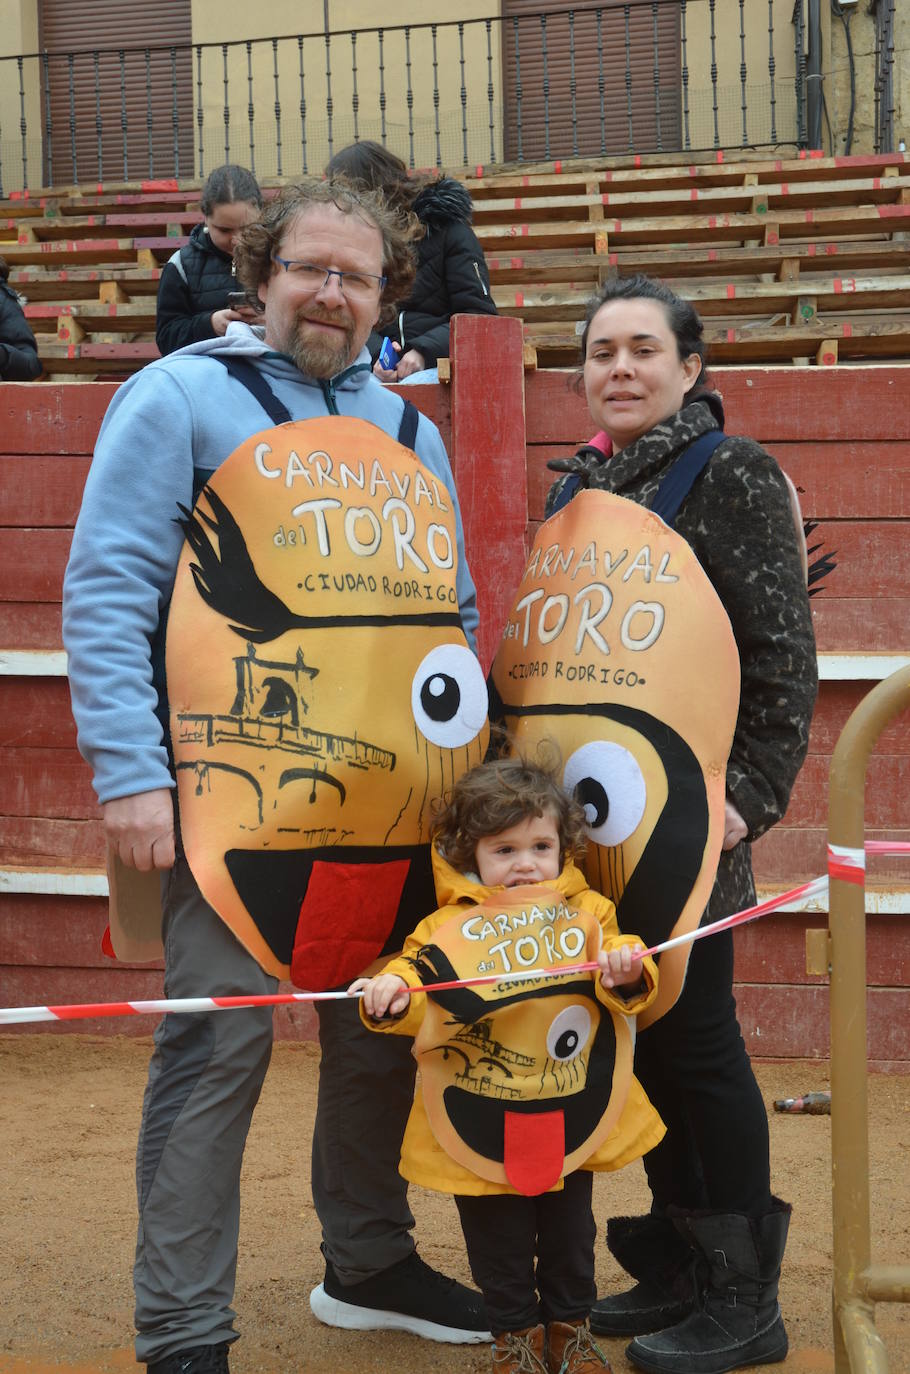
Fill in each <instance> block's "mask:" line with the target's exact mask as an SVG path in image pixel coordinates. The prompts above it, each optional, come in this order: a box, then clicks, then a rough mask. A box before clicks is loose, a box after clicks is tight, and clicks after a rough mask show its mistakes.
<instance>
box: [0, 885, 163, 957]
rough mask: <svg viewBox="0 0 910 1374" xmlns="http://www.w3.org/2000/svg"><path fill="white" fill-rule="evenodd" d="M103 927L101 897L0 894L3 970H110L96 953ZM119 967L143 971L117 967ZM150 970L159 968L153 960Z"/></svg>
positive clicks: (103, 900) (104, 904) (104, 914)
mask: <svg viewBox="0 0 910 1374" xmlns="http://www.w3.org/2000/svg"><path fill="white" fill-rule="evenodd" d="M106 926H107V899H106V898H104V897H51V896H45V895H32V894H25V893H22V894H18V893H15V894H3V895H2V896H0V949H2V950H3V962H4V964H6V965H8V966H15V965H17V964H19V965H26V966H28V967H34V968H55V967H58V968H71V969H86V968H98V969H110V968H111V966H112V965H111V960H110V958H109V957H108V956H107V955H105V954H103V953H102V952H101V938H102V936H103V935H104V931H105V928H106ZM117 966H118V967H119V968H145V969H147V968H149V967H150V965H148V964H135V965H134V964H126V963H120V961H119V960H118V962H117ZM151 967H154V968H162V967H163V964H162V962H161V961H160V960H159V961H157V962H156V963H155V964H154V965H152V966H151Z"/></svg>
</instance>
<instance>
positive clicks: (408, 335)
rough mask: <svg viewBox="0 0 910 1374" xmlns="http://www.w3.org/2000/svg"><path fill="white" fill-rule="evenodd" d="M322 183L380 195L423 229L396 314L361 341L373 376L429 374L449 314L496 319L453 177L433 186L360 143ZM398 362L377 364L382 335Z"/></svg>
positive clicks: (443, 344)
mask: <svg viewBox="0 0 910 1374" xmlns="http://www.w3.org/2000/svg"><path fill="white" fill-rule="evenodd" d="M325 171H326V176H329V177H344V178H345V179H346V180H347V181H352V182H355V183H359V184H360V185H365V186H368V187H370V189H371V190H378V191H382V192H383V194H384V195H385V198H386V200H387V201H388V202H389V204H390V205H392V206H393V207H394V208H395V209H396V210H398V211H399V212H400V213H402V214H405V215H407V214H413V215H416V216H417V218H418V219H419V220H420V222H421V224H422V225H423V228H424V234H423V238H421V239H420V240H419V242H418V244H417V277H416V279H415V282H414V286H413V289H412V291H411V294H410V296H409V297H408V299H407V300H406V301H401V302H399V304H398V314H397V315H395V316H393V317H391V318H389V319H387V320H381V321H380V325H381V332H374V333H373V334H371V335H370V337H369V339H368V340H367V346H368V348H369V350H370V357H371V358H372V359H373V363H374V367H373V371H374V372H375V373H376V375H377V377H379V378H380V379H381V380H382V381H384V382H403V381H407V380H408V379H409V378H412V377H415V375H416V374H417V373H420V372H424V371H425V370H427V369H430V368H435V366H436V363H437V361H438V360H439V359H440V358H447V357H448V356H449V321H450V320H451V318H452V316H453V315H495V314H496V306H495V305H494V304H493V299H492V297H491V295H490V278H489V274H488V272H487V267H486V263H485V262H484V258H483V249H482V248H481V246H480V244H479V242H478V240H477V235H476V234H475V233H474V230H473V229H472V228H471V197H470V195H469V194H468V192H467V191H466V190H465V188H464V186H462V184H461V182H459V181H454V180H453V179H452V178H451V177H440V178H439V179H438V180H437V181H431V180H428V179H426V178H421V177H412V176H409V174H408V169H407V167H406V166H405V164H404V163H403V162H402V160H401V158H399V157H396V156H395V154H394V153H390V152H389V151H388V149H386V148H383V147H382V145H381V144H379V143H373V142H372V141H371V140H369V139H365V140H364V141H363V142H361V143H352V144H351V145H350V146H349V147H347V148H342V150H341V152H340V153H336V154H335V156H334V157H333V158H332V160H331V161H330V162H329V163H328V165H327V167H326V169H325ZM384 335H388V337H389V338H390V339H391V341H392V346H393V348H394V349H395V351H396V353H397V354H398V355H399V356H398V364H397V366H396V367H394V368H383V367H382V365H381V364H380V363H379V362H377V359H378V357H379V350H380V348H381V346H382V340H383V336H384Z"/></svg>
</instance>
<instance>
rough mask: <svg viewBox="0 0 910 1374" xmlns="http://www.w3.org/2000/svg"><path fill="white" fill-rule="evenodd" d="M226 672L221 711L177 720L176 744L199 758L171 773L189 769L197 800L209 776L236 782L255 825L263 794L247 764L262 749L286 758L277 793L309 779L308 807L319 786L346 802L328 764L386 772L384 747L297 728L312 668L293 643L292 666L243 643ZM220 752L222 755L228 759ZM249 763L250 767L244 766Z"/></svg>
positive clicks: (391, 764) (307, 704) (305, 709)
mask: <svg viewBox="0 0 910 1374" xmlns="http://www.w3.org/2000/svg"><path fill="white" fill-rule="evenodd" d="M234 671H235V678H236V684H237V687H236V693H235V696H234V700H233V703H232V705H231V708H230V711H229V712H227V713H226V714H225V715H215V714H210V713H207V712H192V711H183V712H180V713H178V716H177V723H178V733H177V739H178V741H179V743H180V744H181V745H182V746H183V747H184V749H186V747H187V746H190V747H192V746H193V745H196V746H198V747H199V749H200V750H201V757H199V758H196V759H192V760H186V759H184V760H183V761H181V762H179V763H178V764H177V767H178V769H190V770H193V771H194V772H195V774H196V795H197V796H202V795H203V793H204V790H205V789H206V788H209V789H210V787H211V776H210V774H211V773H212V772H213V771H214V772H219V771H221V772H227V773H231V774H233V775H234V776H237V777H241V778H243V779H244V780H245V781H246V782H248V783H249V785H250V787H251V788H252V789H253V792H254V793H255V795H256V804H257V822H258V824H259V825H261V824H262V822H263V793H262V787H261V785H260V782H259V781H258V779H257V778H256V777H255V776H254V774H253V772H252V767H255V766H256V764H257V763H258V758H257V755H259V754H260V753H261V751H263V750H267V751H269V753H270V754H274V752H275V751H277V753H278V754H285V755H287V756H288V767H287V768H285V769H283V770H282V772H281V773H280V775H279V777H278V782H277V790H278V791H279V792H280V791H281V789H282V788H284V787H286V786H288V784H290V783H294V782H301V781H305V780H307V779H309V780H310V782H311V788H310V791H309V802H310V804H311V805H312V804H314V803H315V802H316V799H317V788H318V787H319V786H328V787H331V788H333V789H334V790H335V791H336V793H337V794H338V798H339V800H340V802H341V804H342V805H343V804H344V802H345V800H346V797H347V788H346V787H345V784H344V783H343V782H342V780H341V778H339V777H336V776H335V773H334V772H333V771H330V765H339V764H340V765H342V766H343V767H346V768H355V769H357V770H359V771H361V772H370V771H371V770H373V769H377V768H378V769H380V770H382V771H388V772H392V771H393V770H394V768H395V762H396V758H395V754H394V752H393V751H392V750H389V749H383V748H382V747H381V746H379V745H377V744H371V743H370V742H369V741H368V740H363V739H359V738H357V736H356V735H355V736H346V735H338V734H335V733H331V732H327V731H322V730H316V729H311V728H310V727H309V726H308V725H305V724H303V717H305V716H307V715H308V714H309V712H310V708H311V705H312V703H311V701H310V700H309V690H308V689H310V687H311V685H312V683H313V680H314V678H316V677H318V676H319V669H318V668H313V667H310V666H309V664H307V663H306V661H305V659H304V655H303V650H302V649H301V648H300V647H299V645H298V648H297V654H296V657H295V658H294V659H293V661H291V662H283V661H281V660H278V659H260V658H258V657H257V655H256V647H255V645H253V644H247V646H246V653H245V654H238V655H237V656H236V657H235V659H234ZM216 750H217V754H215V752H214V751H216ZM225 750H228V751H229V755H228V759H226V758H225ZM251 758H252V759H254V760H255V762H254V763H253V764H251V765H250V766H249V767H247V766H244V761H245V760H249V759H251ZM229 759H230V760H231V761H229ZM272 800H273V804H274V799H272ZM245 828H246V827H245ZM302 828H303V827H300V829H302ZM282 829H285V830H289V829H291V827H282ZM298 833H299V832H298ZM346 833H349V832H346ZM337 838H338V839H340V838H341V836H338V837H337Z"/></svg>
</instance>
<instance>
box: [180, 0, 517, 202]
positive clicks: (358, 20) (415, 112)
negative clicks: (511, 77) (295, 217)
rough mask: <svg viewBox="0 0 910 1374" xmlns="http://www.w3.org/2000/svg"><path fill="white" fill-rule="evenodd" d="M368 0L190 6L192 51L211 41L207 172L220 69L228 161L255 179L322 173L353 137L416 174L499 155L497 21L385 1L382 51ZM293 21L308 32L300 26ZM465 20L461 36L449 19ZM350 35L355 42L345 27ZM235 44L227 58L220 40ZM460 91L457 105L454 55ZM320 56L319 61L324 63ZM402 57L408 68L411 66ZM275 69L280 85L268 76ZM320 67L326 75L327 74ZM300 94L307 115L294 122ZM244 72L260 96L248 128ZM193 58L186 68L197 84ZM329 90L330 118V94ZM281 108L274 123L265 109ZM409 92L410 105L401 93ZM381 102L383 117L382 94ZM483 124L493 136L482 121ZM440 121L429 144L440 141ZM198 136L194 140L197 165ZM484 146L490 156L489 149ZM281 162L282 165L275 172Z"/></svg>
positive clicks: (475, 12) (465, 10)
mask: <svg viewBox="0 0 910 1374" xmlns="http://www.w3.org/2000/svg"><path fill="white" fill-rule="evenodd" d="M379 8H380V7H377V5H376V3H375V0H328V3H327V4H325V5H323V3H322V0H307V4H306V5H305V6H301V5H300V3H299V0H270V3H269V4H268V5H267V6H265V5H263V6H262V7H261V8H260V9H259V10H251V8H250V5H249V3H248V0H193V41H194V43H206V44H208V43H215V44H217V45H219V46H218V47H216V48H215V49H211V48H209V49H206V50H205V53H204V60H203V139H202V161H203V168H204V170H205V171H206V172H207V171H210V170H211V168H212V167H213V166H216V165H217V164H218V163H220V162H223V161H225V160H226V157H225V143H226V136H225V119H224V68H225V61H226V62H227V70H228V90H229V93H230V94H229V105H228V125H227V145H228V149H229V153H230V160H231V161H237V162H241V163H244V164H246V165H249V164H250V163H251V162H254V163H255V170H256V173H257V175H258V176H260V177H270V176H276V175H278V174H279V171H280V173H281V175H283V176H294V175H299V174H300V173H301V172H302V171H303V170H304V164H305V170H306V171H308V172H310V173H319V172H321V171H322V168H323V166H324V165H325V162H326V161H327V159H328V157H329V155H330V151H335V152H337V151H338V150H339V149H340V148H342V147H344V146H345V145H346V144H348V143H351V142H353V140H354V138H355V136H357V137H360V138H375V139H377V140H379V141H384V142H385V143H386V144H387V146H388V147H390V148H391V149H392V150H393V151H395V152H397V153H398V155H399V156H400V157H402V158H403V159H404V160H405V162H407V163H409V164H410V163H413V164H414V165H415V166H417V167H432V166H435V165H436V164H437V161H438V162H439V163H440V164H441V165H443V166H445V167H450V168H452V167H460V166H461V165H462V164H463V163H464V161H465V143H467V147H468V159H467V160H468V163H469V165H470V166H472V167H473V166H474V165H475V164H476V163H477V162H484V163H486V162H489V161H491V151H492V154H493V158H492V160H498V159H500V158H501V156H502V129H501V91H500V85H501V77H500V70H501V58H500V48H499V25H498V24H492V25H491V26H490V29H489V34H488V32H487V27H486V25H485V24H484V23H483V22H478V21H482V20H483V19H484V18H485V17H486V16H487V15H488V14H489V11H490V0H456V3H454V4H453V3H452V0H448V3H447V0H424V3H423V4H422V5H421V7H420V11H419V16H418V15H417V14H415V11H414V7H413V5H412V4H410V3H403V2H402V0H385V3H384V4H383V5H382V6H381V23H382V27H383V41H382V48H381V66H382V70H380V43H379V35H378V33H377V32H376V31H375V30H376V29H377V26H378V22H379V20H378V11H379ZM326 12H327V14H328V28H329V32H330V35H332V36H331V37H330V40H329V44H328V49H327V45H326V39H325V27H324V14H325V13H326ZM301 15H304V16H305V21H308V26H305V27H304V29H303V34H302V39H301V40H298V37H297V35H298V34H300V31H301V22H302V21H301ZM453 15H454V17H455V19H457V20H461V21H464V28H463V32H462V34H461V35H459V31H458V26H457V24H453V23H452V22H451V21H452V19H453ZM415 19H417V20H418V23H419V27H418V28H413V29H411V30H410V32H409V33H408V34H406V32H405V28H404V26H405V25H407V24H409V23H412V22H413V21H415ZM434 23H435V24H438V26H439V27H438V29H437V33H436V56H435V66H434V55H433V38H432V33H431V31H430V30H429V29H428V28H427V27H426V26H427V25H432V24H434ZM352 30H353V31H358V30H366V31H367V32H362V33H358V37H357V41H356V44H355V45H352V42H351V36H350V34H351V31H352ZM370 30H372V32H370ZM275 35H289V37H287V38H285V39H284V40H282V41H281V42H279V43H278V44H277V45H275V44H273V43H272V42H271V41H268V42H264V43H253V44H252V46H251V48H250V49H249V51H248V50H247V47H246V41H247V40H251V39H254V38H256V37H257V36H261V37H263V38H267V39H271V38H272V37H273V36H275ZM238 39H239V40H243V42H241V43H240V44H239V45H238V46H236V47H231V48H229V49H228V50H227V54H226V55H225V53H224V51H223V50H222V48H221V47H220V45H221V44H224V43H230V42H231V41H232V40H238ZM462 48H463V52H464V59H465V72H466V73H468V74H469V78H468V79H469V82H470V84H469V86H468V88H467V98H466V102H465V106H464V108H463V106H462V100H461V61H460V59H461V52H462ZM327 52H328V63H327ZM355 59H356V94H357V109H356V115H355V107H354V79H355V74H354V61H355ZM408 61H410V67H409V66H408ZM276 65H277V72H278V75H277V81H276V77H275V70H276ZM327 65H330V68H331V74H330V77H328V76H327V71H326V69H327ZM301 66H302V69H303V83H302V98H303V100H304V101H305V106H306V109H305V117H304V116H302V114H301V108H300V107H301V77H300V72H301ZM250 71H252V73H253V80H254V86H255V88H256V90H257V92H259V91H262V90H264V91H265V92H266V98H265V99H261V97H260V96H259V95H257V101H256V106H257V115H256V118H255V119H254V123H253V129H252V145H253V147H252V153H251V150H250V142H251V132H250V122H249V115H248V98H247V92H248V79H249V72H250ZM490 71H492V83H493V90H494V99H493V108H492V115H491V111H490V102H489V100H488V94H487V87H488V81H489V79H490V76H489V74H490ZM195 78H196V62H195V60H194V80H195ZM434 85H436V86H438V90H439V105H438V111H437V108H436V106H435V104H434V99H433V92H434ZM330 88H331V119H330V118H329V89H330ZM276 89H277V101H278V103H279V104H280V111H281V117H280V156H279V144H278V136H279V123H278V120H277V119H276V118H275V115H274V105H275V102H276ZM409 89H410V92H411V103H410V108H409V103H408V91H409ZM383 93H384V96H385V109H384V112H383V109H382V101H381V95H382V94H383ZM491 121H492V125H493V127H492V131H491V129H490V124H491ZM437 124H438V140H437ZM198 144H199V136H198V131H197V134H196V145H197V164H198V159H199V150H198ZM491 144H492V148H491ZM279 161H280V167H279Z"/></svg>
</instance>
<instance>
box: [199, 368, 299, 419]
mask: <svg viewBox="0 0 910 1374" xmlns="http://www.w3.org/2000/svg"><path fill="white" fill-rule="evenodd" d="M210 356H211V357H213V358H217V360H218V362H219V363H224V366H225V367H226V368H227V370H228V372H229V373H230V374H231V376H232V377H233V378H235V380H236V381H238V382H240V384H241V385H242V386H245V387H246V389H247V391H249V392H250V394H251V395H253V396H255V398H256V400H257V401H258V402H259V404H260V405H261V406H262V409H263V410H264V411H265V413H266V415H267V416H268V417H269V419H270V420H271V422H272V424H273V425H284V424H287V422H288V420H292V419H293V418H294V417H293V416H292V415H291V412H290V411H289V410H288V408H287V406H286V405H285V404H284V402H283V401H279V399H278V397H277V396H276V395H275V393H274V391H273V390H272V388H271V387H270V386H269V384H268V382H267V381H266V380H265V378H264V377H263V375H262V373H261V372H260V371H259V370H258V368H255V367H254V366H253V364H252V363H251V362H247V360H246V358H225V357H224V356H223V355H222V354H219V353H212V354H211V355H210Z"/></svg>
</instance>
